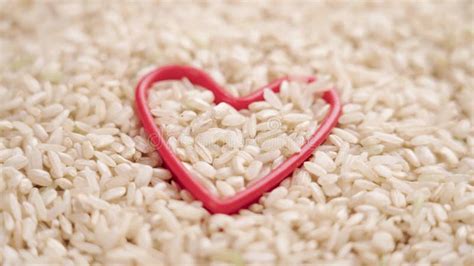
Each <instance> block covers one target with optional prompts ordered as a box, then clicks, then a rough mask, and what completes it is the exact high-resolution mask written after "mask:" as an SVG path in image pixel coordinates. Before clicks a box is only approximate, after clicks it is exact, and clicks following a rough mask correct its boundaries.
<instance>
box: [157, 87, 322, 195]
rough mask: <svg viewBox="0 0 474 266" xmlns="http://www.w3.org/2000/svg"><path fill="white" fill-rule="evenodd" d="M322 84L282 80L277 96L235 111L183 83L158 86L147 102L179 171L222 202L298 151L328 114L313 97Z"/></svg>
mask: <svg viewBox="0 0 474 266" xmlns="http://www.w3.org/2000/svg"><path fill="white" fill-rule="evenodd" d="M325 85H327V81H326V80H323V81H321V82H318V83H315V84H304V83H302V82H286V81H285V82H283V83H282V85H281V88H280V92H279V93H275V92H273V91H272V90H270V89H265V90H264V93H263V97H264V100H263V101H257V102H254V103H252V104H250V105H249V108H248V109H246V110H240V111H238V110H236V109H235V108H234V107H232V106H231V105H229V104H227V103H224V102H222V103H219V104H217V105H216V104H215V103H214V95H213V94H212V92H211V91H208V90H205V89H203V88H201V87H199V86H194V85H193V84H191V83H190V82H189V81H188V80H186V79H184V80H183V81H181V82H176V81H175V82H160V83H158V84H157V85H156V86H155V87H154V88H153V89H152V90H151V91H150V93H149V97H148V102H149V107H150V110H151V113H152V115H153V116H154V117H155V122H156V124H157V125H159V127H160V128H161V129H162V131H163V133H164V137H165V138H166V140H167V144H168V145H169V146H170V148H171V149H172V150H173V152H174V153H175V154H176V155H177V156H178V158H179V159H180V160H182V162H183V164H184V165H185V167H186V168H187V169H188V170H189V171H191V172H192V174H193V175H194V176H195V177H196V178H198V179H199V181H200V182H201V183H202V184H203V185H204V186H205V187H206V188H207V189H208V190H209V191H210V192H211V193H213V194H216V195H219V196H221V197H228V196H232V195H234V194H235V193H237V192H239V191H241V190H243V189H245V187H246V186H248V185H249V184H251V183H252V182H253V181H254V180H256V179H258V178H261V177H264V176H266V175H267V174H269V173H270V172H271V171H272V169H274V168H276V167H277V166H278V165H280V164H281V163H282V162H284V161H285V160H286V159H287V158H289V157H290V156H292V155H293V154H295V153H298V152H299V151H300V149H301V147H302V146H303V145H304V144H305V143H306V141H307V140H308V139H309V138H310V137H311V135H312V134H313V133H314V132H315V131H316V129H317V127H318V124H319V122H321V120H322V119H323V118H324V117H325V115H326V113H327V111H328V110H329V105H328V104H327V103H326V102H325V101H324V100H322V99H321V98H320V97H318V96H317V95H315V94H318V93H320V92H321V91H322V88H323V87H322V86H325ZM325 87H327V86H325Z"/></svg>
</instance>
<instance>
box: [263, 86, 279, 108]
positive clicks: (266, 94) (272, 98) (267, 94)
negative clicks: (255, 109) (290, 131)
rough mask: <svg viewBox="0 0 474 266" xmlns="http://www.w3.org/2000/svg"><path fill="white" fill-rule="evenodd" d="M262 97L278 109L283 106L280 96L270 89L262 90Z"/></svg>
mask: <svg viewBox="0 0 474 266" xmlns="http://www.w3.org/2000/svg"><path fill="white" fill-rule="evenodd" d="M263 98H264V99H265V101H267V102H268V103H269V104H271V105H272V106H273V107H274V108H276V109H280V108H281V107H282V106H283V104H282V103H281V100H280V98H279V97H278V96H277V95H276V94H275V93H274V92H273V91H272V90H270V89H264V90H263Z"/></svg>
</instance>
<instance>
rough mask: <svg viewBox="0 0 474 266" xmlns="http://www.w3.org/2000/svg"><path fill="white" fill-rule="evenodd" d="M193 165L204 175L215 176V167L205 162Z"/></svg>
mask: <svg viewBox="0 0 474 266" xmlns="http://www.w3.org/2000/svg"><path fill="white" fill-rule="evenodd" d="M193 167H194V169H196V171H198V172H199V173H200V174H201V175H203V176H205V177H209V178H214V177H215V176H216V169H215V168H214V167H212V165H210V164H208V163H206V162H202V161H200V162H197V163H195V164H194V165H193Z"/></svg>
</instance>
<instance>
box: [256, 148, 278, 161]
mask: <svg viewBox="0 0 474 266" xmlns="http://www.w3.org/2000/svg"><path fill="white" fill-rule="evenodd" d="M280 154H281V152H280V150H274V151H268V152H265V153H261V154H259V155H258V156H256V157H255V159H257V160H259V161H261V162H262V163H268V162H270V161H273V160H275V159H276V158H278V156H280Z"/></svg>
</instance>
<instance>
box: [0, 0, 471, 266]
mask: <svg viewBox="0 0 474 266" xmlns="http://www.w3.org/2000/svg"><path fill="white" fill-rule="evenodd" d="M473 16H474V6H473V2H472V1H413V2H412V1H388V2H382V1H374V2H372V1H358V2H352V1H351V2H349V1H347V2H346V1H327V2H326V1H301V0H300V1H294V2H290V1H258V2H237V1H231V2H221V1H206V2H201V1H200V2H196V3H193V2H191V1H174V2H171V1H159V2H155V1H145V0H143V1H142V0H138V1H125V2H122V1H121V2H114V3H112V2H105V1H13V0H1V1H0V264H2V265H23V264H29V265H40V264H41V265H91V264H92V265H102V264H105V265H303V264H307V265H430V264H436V265H473V264H474V127H473V125H474V107H473V106H474V104H473V101H474V100H473V99H474V87H473V84H474V61H473V60H472V58H474V48H473V47H474V46H473V43H474V30H473V27H472V25H473V23H474V22H473ZM165 64H186V65H192V66H196V67H200V68H202V69H204V70H205V71H207V72H208V73H210V74H211V75H212V76H213V77H214V78H215V80H216V81H217V82H218V83H220V84H222V85H223V86H224V87H225V88H227V89H228V90H229V91H230V92H231V93H232V94H234V95H239V96H243V95H246V94H248V93H249V92H251V91H253V90H255V89H256V88H258V87H260V86H261V85H264V84H267V83H268V82H270V81H271V80H273V79H275V78H278V77H281V76H285V75H294V74H296V75H317V76H318V77H322V78H323V79H324V80H325V82H326V84H333V85H335V86H336V87H337V89H338V91H339V94H340V96H341V99H342V101H343V103H344V111H343V115H342V116H341V118H340V121H339V124H338V126H337V128H335V129H334V130H333V131H332V134H331V135H330V137H329V138H328V140H327V141H326V142H325V143H324V144H323V145H322V146H320V147H319V148H318V149H317V150H315V152H314V154H313V155H314V156H312V157H311V158H310V159H309V160H308V161H307V162H305V163H304V165H302V166H301V167H300V168H299V169H297V170H296V171H295V172H294V173H293V175H292V176H290V177H288V178H287V179H285V180H284V181H283V182H282V183H281V184H280V186H278V187H277V188H275V189H274V190H272V191H271V192H269V193H266V194H265V195H264V196H263V197H262V198H261V199H260V200H259V201H258V202H257V203H255V204H253V205H251V206H250V207H249V208H248V209H243V210H241V211H240V212H239V213H238V214H235V215H222V214H215V215H211V214H209V213H208V212H207V211H206V210H205V209H204V208H203V207H202V205H201V203H200V202H199V201H196V200H194V199H193V197H192V196H191V195H190V194H189V192H187V191H186V190H184V189H181V188H179V187H178V185H177V184H176V183H175V182H174V181H173V179H172V176H171V174H170V172H169V171H168V170H167V169H166V168H164V167H163V166H162V165H163V162H162V160H161V158H160V157H159V155H158V154H157V152H156V151H155V149H154V147H152V146H151V145H150V142H149V141H148V139H147V136H146V135H145V134H144V131H143V129H142V127H141V126H140V123H139V121H138V120H137V117H136V115H135V112H134V87H135V85H136V83H137V80H138V79H139V78H140V77H141V76H142V75H143V74H145V73H147V72H148V71H150V70H151V69H153V68H155V67H157V66H161V65H165ZM307 89H308V90H314V91H320V90H321V89H323V88H319V87H313V88H307ZM267 96H268V99H267V103H268V105H270V106H272V107H271V108H270V109H272V108H275V106H276V107H277V108H278V107H280V106H279V104H280V103H278V101H277V100H276V98H275V97H272V96H269V95H267ZM203 97H204V98H206V97H208V96H205V95H204V96H203ZM316 100H317V99H315V101H316ZM172 105H173V104H172V103H170V105H169V106H172ZM268 105H264V106H263V107H265V106H267V107H268ZM194 106H195V108H199V106H202V102H200V103H197V105H194ZM260 107H262V106H260ZM282 108H283V107H282ZM257 109H258V108H257ZM316 109H317V110H316V111H324V110H323V109H324V107H319V108H316ZM260 111H261V110H260ZM246 112H247V113H245V117H252V115H255V116H256V115H257V114H258V113H259V110H248V111H246ZM272 113H273V114H274V112H268V111H267V112H264V113H260V115H261V116H266V115H268V116H270V115H271V114H272ZM183 117H184V118H183V119H190V120H189V121H192V120H193V118H194V115H193V114H191V113H189V112H187V113H185V114H184V116H183ZM307 118H308V117H307V116H304V117H301V116H290V117H289V118H288V121H294V119H297V120H298V119H302V120H301V121H303V120H305V119H307ZM313 118H315V120H318V116H314V117H313ZM313 118H312V119H313ZM245 120H246V121H247V120H248V119H247V118H245ZM315 120H311V121H313V122H314V121H315ZM242 121H244V120H243V119H242V117H240V116H238V115H234V116H231V117H228V118H227V119H226V121H225V122H224V124H222V125H221V126H223V127H224V126H225V127H240V123H242ZM214 122H215V121H214ZM249 124H250V129H251V132H253V130H256V129H254V128H253V126H254V124H253V122H249ZM200 126H202V125H197V126H196V128H200ZM255 126H256V125H255ZM246 127H248V125H247V126H246ZM260 127H261V129H262V128H263V127H264V125H261V126H260ZM171 129H172V128H171ZM246 130H248V129H246ZM170 132H172V131H170ZM235 134H237V133H235ZM290 134H291V133H290ZM290 134H288V135H290ZM252 136H254V135H253V134H250V135H249V138H250V137H252ZM266 137H268V136H266ZM261 140H263V139H261ZM176 141H178V139H176ZM180 141H181V143H187V141H190V139H189V138H186V137H183V138H181V139H180ZM280 146H281V144H279V142H278V141H277V140H275V141H274V142H269V143H267V144H266V145H265V148H263V142H262V146H261V147H260V148H262V149H265V150H268V152H274V153H275V151H274V150H275V147H280ZM281 147H283V146H281ZM292 147H293V148H295V146H292ZM295 149H296V148H295ZM183 150H184V151H185V152H186V153H187V154H192V153H193V152H195V153H201V155H199V156H201V157H204V158H205V157H206V156H207V155H206V151H205V150H203V149H202V147H201V148H200V147H198V148H197V149H194V148H193V149H188V150H187V151H186V150H185V149H184V148H183ZM244 151H245V150H244ZM252 152H254V153H255V154H257V152H256V149H255V148H250V149H248V150H246V151H245V153H247V154H245V153H244V152H240V153H239V156H241V157H242V158H241V159H236V160H235V161H236V162H231V163H230V164H231V166H232V163H234V166H232V167H235V169H237V171H240V172H241V173H240V174H239V176H241V175H242V174H244V175H245V173H243V172H242V168H241V167H243V166H242V165H245V167H247V165H246V164H244V163H243V162H244V160H246V159H245V158H247V159H248V156H247V155H250V156H252V158H253V156H254V155H252ZM262 156H263V155H262ZM265 156H268V157H260V159H262V160H264V159H268V158H270V159H269V160H273V159H275V158H277V157H279V155H278V156H275V154H266V155H265ZM272 156H274V157H275V158H273V157H272ZM201 157H200V158H201ZM239 158H240V157H239ZM224 159H225V158H224ZM224 159H222V160H223V161H225V160H224ZM283 159H284V158H283ZM279 160H281V159H279ZM199 161H204V162H201V163H198V164H194V165H190V166H191V167H193V168H194V169H198V170H199V171H201V173H209V171H211V175H212V172H213V169H212V168H210V167H209V166H210V164H209V163H208V162H207V163H206V162H205V160H199ZM194 163H196V162H194ZM226 163H227V162H226ZM248 166H250V165H248ZM259 167H260V166H258V165H253V166H252V171H254V172H255V171H256V170H258V168H259ZM262 168H263V166H262ZM214 170H215V171H217V169H214ZM199 171H198V172H199ZM221 171H222V173H224V174H225V173H226V172H225V171H228V170H221ZM252 171H251V172H250V174H249V175H250V176H252V177H253V175H254V172H252ZM222 173H221V174H222ZM227 173H228V172H227ZM234 176H235V175H234V173H232V176H231V177H234ZM229 178H230V177H229ZM204 182H205V181H204ZM242 182H243V181H242V180H241V179H240V178H238V177H237V178H235V177H234V178H233V179H230V181H229V180H228V179H226V181H225V182H219V183H218V184H217V183H216V186H217V189H218V190H219V191H220V192H219V193H221V194H223V195H228V194H232V193H233V192H234V191H232V189H234V187H233V186H240V185H242ZM209 185H210V186H209V187H211V186H214V183H212V182H211V183H210V184H209ZM234 190H235V189H234Z"/></svg>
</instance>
